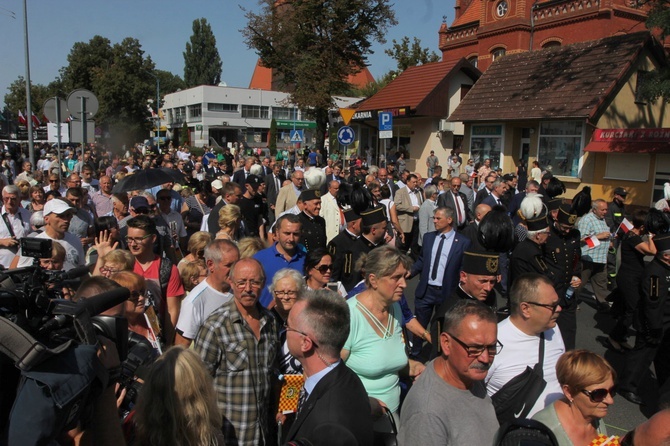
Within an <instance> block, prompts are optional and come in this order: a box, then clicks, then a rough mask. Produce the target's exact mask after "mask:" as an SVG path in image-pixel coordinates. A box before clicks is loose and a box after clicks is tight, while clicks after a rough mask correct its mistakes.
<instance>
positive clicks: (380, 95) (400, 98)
mask: <svg viewBox="0 0 670 446" xmlns="http://www.w3.org/2000/svg"><path fill="white" fill-rule="evenodd" d="M457 66H458V67H459V68H465V69H470V71H471V73H476V74H474V77H473V80H474V79H476V78H477V75H478V73H479V72H478V71H477V70H476V69H475V68H474V67H472V66H471V65H470V64H469V63H468V62H467V61H465V60H464V59H460V60H450V61H444V62H434V63H427V64H425V65H419V66H415V67H409V68H407V69H406V70H405V71H403V72H402V73H400V75H399V76H398V77H396V78H395V79H393V80H392V81H391V82H390V83H389V84H388V85H387V86H386V87H384V88H382V89H381V90H379V91H378V92H377V93H376V94H375V95H374V96H372V97H370V98H369V99H366V100H365V101H363V102H362V103H361V104H360V105H359V106H358V110H360V111H363V110H381V109H386V108H394V107H404V106H409V107H410V108H411V109H416V108H417V107H419V105H420V104H421V103H422V102H423V101H424V100H425V99H426V98H427V97H428V96H429V95H430V93H431V92H433V91H434V90H435V88H436V87H437V86H438V85H439V84H440V82H441V81H442V80H444V78H445V77H447V76H448V75H449V74H450V73H451V72H452V70H453V69H454V68H456V67H457Z"/></svg>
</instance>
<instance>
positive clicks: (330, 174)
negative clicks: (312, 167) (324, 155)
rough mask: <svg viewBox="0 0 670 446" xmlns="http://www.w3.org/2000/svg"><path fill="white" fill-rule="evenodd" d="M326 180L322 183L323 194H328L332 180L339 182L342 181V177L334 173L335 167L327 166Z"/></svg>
mask: <svg viewBox="0 0 670 446" xmlns="http://www.w3.org/2000/svg"><path fill="white" fill-rule="evenodd" d="M325 172H326V181H325V182H324V183H323V184H322V185H321V195H326V194H327V193H328V188H329V186H330V183H331V181H337V182H338V183H341V182H342V181H341V179H340V178H339V177H337V176H335V174H334V173H333V168H332V167H326V170H325Z"/></svg>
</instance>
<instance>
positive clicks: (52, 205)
mask: <svg viewBox="0 0 670 446" xmlns="http://www.w3.org/2000/svg"><path fill="white" fill-rule="evenodd" d="M67 211H75V208H73V207H72V206H70V205H69V204H67V203H66V202H65V201H63V200H59V199H58V198H54V199H53V200H49V201H47V202H46V204H45V205H44V210H43V212H42V214H43V215H44V216H45V217H46V216H47V215H49V214H51V213H53V214H56V215H61V214H63V213H65V212H67Z"/></svg>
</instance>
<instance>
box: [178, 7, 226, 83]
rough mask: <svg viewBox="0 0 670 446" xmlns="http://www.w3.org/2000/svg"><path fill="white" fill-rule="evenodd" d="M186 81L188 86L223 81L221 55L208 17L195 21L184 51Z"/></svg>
mask: <svg viewBox="0 0 670 446" xmlns="http://www.w3.org/2000/svg"><path fill="white" fill-rule="evenodd" d="M184 82H186V86H187V88H191V87H196V86H198V85H218V84H219V82H221V57H220V56H219V51H218V50H217V49H216V38H215V37H214V33H213V32H212V27H211V26H210V25H209V23H208V22H207V19H204V18H202V19H196V20H194V21H193V35H191V38H190V40H189V41H188V42H186V51H184Z"/></svg>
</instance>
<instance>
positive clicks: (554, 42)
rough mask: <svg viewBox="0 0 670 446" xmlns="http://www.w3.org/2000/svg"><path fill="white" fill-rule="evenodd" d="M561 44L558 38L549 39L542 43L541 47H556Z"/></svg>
mask: <svg viewBox="0 0 670 446" xmlns="http://www.w3.org/2000/svg"><path fill="white" fill-rule="evenodd" d="M560 46H561V42H559V41H558V40H550V41H549V42H545V44H544V45H542V49H545V50H546V49H547V48H558V47H560Z"/></svg>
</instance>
